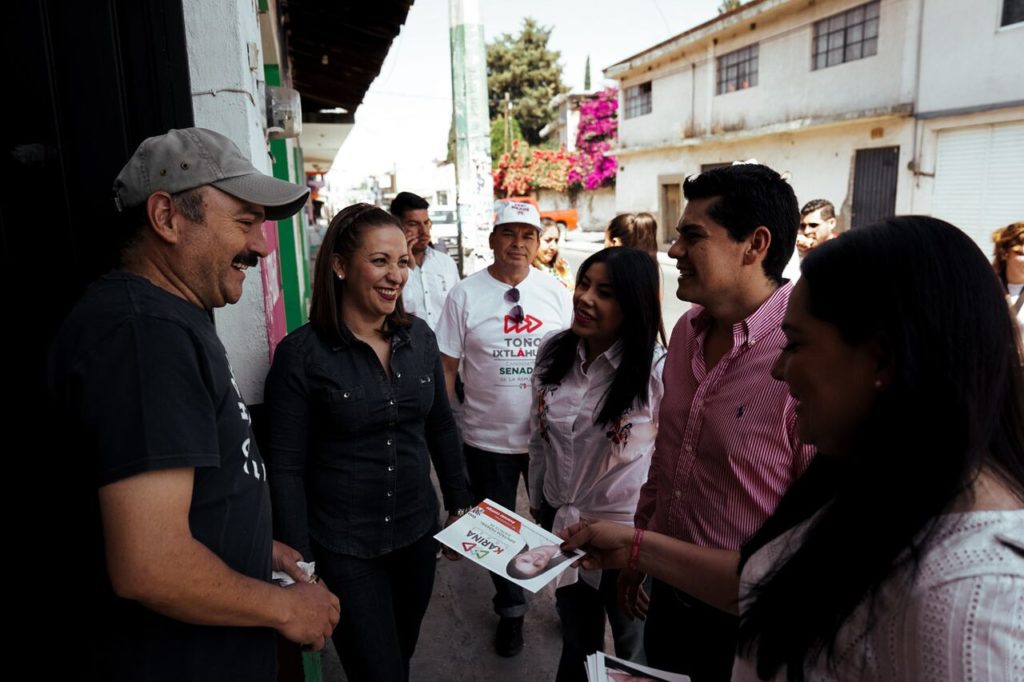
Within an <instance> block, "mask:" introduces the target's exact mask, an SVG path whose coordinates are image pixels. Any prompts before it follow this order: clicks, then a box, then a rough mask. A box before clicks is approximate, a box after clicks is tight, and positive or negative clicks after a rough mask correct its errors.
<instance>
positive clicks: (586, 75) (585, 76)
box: [583, 54, 590, 92]
mask: <svg viewBox="0 0 1024 682" xmlns="http://www.w3.org/2000/svg"><path fill="white" fill-rule="evenodd" d="M583 89H584V90H586V91H587V92H590V55H589V54H588V55H587V66H586V68H585V70H584V71H583Z"/></svg>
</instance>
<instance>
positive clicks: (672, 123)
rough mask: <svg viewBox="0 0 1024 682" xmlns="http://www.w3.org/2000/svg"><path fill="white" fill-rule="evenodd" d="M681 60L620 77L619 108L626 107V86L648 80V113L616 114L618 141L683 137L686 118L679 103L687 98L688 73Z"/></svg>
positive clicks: (643, 142)
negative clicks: (633, 75) (621, 81)
mask: <svg viewBox="0 0 1024 682" xmlns="http://www.w3.org/2000/svg"><path fill="white" fill-rule="evenodd" d="M681 66H682V65H681V64H675V65H673V66H672V67H671V68H669V69H660V70H658V71H653V72H651V73H648V74H644V75H642V76H639V77H634V78H630V79H629V80H627V81H623V83H622V86H621V90H620V91H619V111H620V112H625V111H626V90H628V89H629V88H630V87H633V86H635V85H639V84H641V83H645V82H647V81H648V80H650V81H651V113H649V114H644V115H642V116H634V117H633V118H625V115H624V113H623V114H620V118H619V143H620V144H622V145H625V144H626V143H627V142H626V141H627V140H628V144H629V146H644V145H651V144H661V143H665V142H672V141H675V140H678V139H679V138H680V137H682V133H683V125H685V120H684V119H683V116H682V114H683V113H684V109H683V107H682V106H680V103H681V102H683V101H684V95H686V101H688V100H689V82H690V78H689V74H684V73H683V72H682V71H681V68H680V67H681Z"/></svg>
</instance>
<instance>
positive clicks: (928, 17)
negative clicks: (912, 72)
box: [918, 0, 1024, 112]
mask: <svg viewBox="0 0 1024 682" xmlns="http://www.w3.org/2000/svg"><path fill="white" fill-rule="evenodd" d="M1002 6H1003V5H1002V0H973V1H972V2H971V3H970V7H969V8H968V6H967V3H964V2H962V0H928V2H926V3H925V12H924V22H923V26H924V32H923V35H924V40H923V42H922V44H921V53H922V60H921V67H922V68H921V86H920V100H919V106H918V111H922V112H930V111H941V110H945V109H950V108H960V107H970V106H976V105H983V104H996V103H1002V102H1012V101H1021V100H1024V23H1018V24H1014V25H1012V26H1005V27H1000V26H999V20H1000V17H1001V13H1002Z"/></svg>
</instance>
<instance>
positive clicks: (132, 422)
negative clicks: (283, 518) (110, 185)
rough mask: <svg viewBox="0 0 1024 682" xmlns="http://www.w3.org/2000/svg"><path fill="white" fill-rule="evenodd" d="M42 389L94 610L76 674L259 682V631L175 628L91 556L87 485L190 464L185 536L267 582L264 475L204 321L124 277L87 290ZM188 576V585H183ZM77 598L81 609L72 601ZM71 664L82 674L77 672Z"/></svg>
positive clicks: (97, 534)
mask: <svg viewBox="0 0 1024 682" xmlns="http://www.w3.org/2000/svg"><path fill="white" fill-rule="evenodd" d="M49 382H50V389H51V392H52V395H53V398H54V400H55V403H56V408H57V410H58V416H59V418H60V419H61V422H62V426H61V428H62V429H64V430H65V434H66V435H65V437H64V438H63V440H64V442H65V444H66V445H65V448H64V451H63V453H62V455H61V457H64V458H67V459H66V461H61V462H56V464H57V465H58V466H64V467H67V468H68V469H69V470H70V471H71V472H74V473H75V474H76V475H78V476H80V478H79V482H80V486H81V490H82V492H83V495H82V496H81V498H80V499H81V501H82V502H84V503H85V504H86V505H87V508H86V509H82V510H81V511H80V513H81V515H82V516H81V517H80V518H79V519H77V520H76V519H70V520H69V521H70V523H69V525H70V526H72V527H74V526H75V525H76V522H77V523H79V524H82V525H88V528H89V532H91V533H93V534H94V535H93V537H94V538H95V543H94V544H93V550H94V553H93V554H92V555H91V556H90V557H87V558H83V559H85V561H86V562H89V561H91V562H92V565H90V566H88V569H89V570H90V572H91V574H92V575H91V577H92V582H91V583H85V584H82V585H79V586H78V588H77V589H79V590H90V591H91V594H89V595H88V596H87V597H86V595H78V596H79V597H85V598H84V599H79V600H77V602H78V603H79V604H82V605H83V606H84V603H88V604H91V606H92V608H95V609H97V611H96V612H94V613H76V614H74V616H73V617H74V619H75V620H76V621H77V622H79V623H81V624H85V623H89V624H90V625H86V626H85V628H84V630H85V631H84V632H81V633H79V632H78V631H77V630H76V634H75V636H84V637H87V638H89V641H90V647H91V648H92V649H93V652H92V656H91V657H92V658H93V661H92V667H93V668H94V670H92V671H88V672H86V671H85V670H82V672H83V675H84V676H85V677H89V678H90V679H92V678H97V679H118V680H135V679H140V680H141V679H145V680H164V679H166V680H205V679H210V680H272V679H274V678H275V676H276V655H275V634H274V631H273V630H271V629H269V628H239V627H213V626H200V625H192V624H188V623H183V622H180V621H175V620H173V619H171V618H167V617H165V616H162V615H160V614H157V613H155V612H153V611H151V610H149V609H147V608H145V607H143V606H141V605H140V604H138V603H136V602H132V601H128V600H125V599H121V598H119V597H117V596H116V595H114V593H113V591H112V589H111V586H110V580H109V578H108V576H107V572H106V567H105V564H104V558H103V552H102V547H103V539H102V526H101V524H100V519H99V505H98V500H97V492H96V491H97V489H98V488H99V487H102V486H104V485H107V484H109V483H113V482H115V481H119V480H123V479H125V478H129V477H131V476H135V475H137V474H140V473H143V472H149V471H157V470H164V469H171V468H177V467H193V468H195V479H194V490H193V494H192V505H191V509H190V512H189V525H190V528H191V530H192V535H193V536H194V537H195V538H196V539H197V540H198V541H199V542H201V543H203V544H204V545H206V546H207V547H208V548H210V550H212V551H213V552H214V553H215V554H216V555H217V556H219V557H220V558H221V559H222V560H223V561H224V563H226V564H227V565H228V566H229V567H231V568H232V569H234V570H235V571H238V572H239V573H242V574H244V575H247V576H251V577H254V578H258V579H262V580H269V579H270V570H271V568H270V564H271V527H270V523H271V521H270V519H271V513H270V498H269V492H268V487H267V483H266V468H265V467H264V464H263V460H262V458H261V457H260V454H259V451H258V450H257V448H256V443H255V441H254V440H253V437H252V429H251V427H250V420H249V413H248V410H247V409H246V406H245V404H244V402H243V401H242V397H241V394H240V392H239V390H238V387H237V384H236V383H235V380H234V377H233V376H232V373H231V368H230V366H229V364H228V359H227V355H226V352H225V350H224V346H223V344H221V342H220V340H219V339H218V338H217V334H216V331H215V330H214V326H213V323H212V322H211V320H210V318H209V316H208V315H207V313H205V312H204V311H203V310H201V309H200V308H198V307H196V306H195V305H193V304H191V303H189V302H187V301H185V300H183V299H181V298H178V297H177V296H174V295H172V294H171V293H169V292H167V291H164V290H163V289H160V288H159V287H156V286H154V285H153V284H151V283H150V282H149V281H148V280H146V279H144V278H142V277H138V276H136V275H132V274H128V273H123V272H117V273H111V274H108V275H106V276H105V277H103V278H101V279H100V280H99V281H97V282H96V283H94V284H93V285H92V286H91V287H90V288H89V290H88V291H87V292H86V294H85V295H84V297H83V298H82V300H81V301H80V302H79V303H78V305H77V306H76V308H75V309H74V311H73V312H72V313H71V315H70V316H69V318H68V319H67V321H66V322H65V323H64V325H63V327H62V328H61V331H60V333H59V334H58V336H57V340H56V341H55V344H54V347H53V349H52V352H51V360H50V376H49ZM195 578H196V579H197V580H200V579H201V577H200V576H196V577H195ZM83 602H84V603H83ZM81 663H82V664H83V666H82V667H83V668H87V667H89V664H88V663H86V662H84V661H83V662H81Z"/></svg>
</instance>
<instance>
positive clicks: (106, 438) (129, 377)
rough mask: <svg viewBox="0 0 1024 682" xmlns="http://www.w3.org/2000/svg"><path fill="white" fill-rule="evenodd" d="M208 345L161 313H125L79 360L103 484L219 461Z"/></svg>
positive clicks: (83, 402)
mask: <svg viewBox="0 0 1024 682" xmlns="http://www.w3.org/2000/svg"><path fill="white" fill-rule="evenodd" d="M208 370H209V367H208V364H207V362H206V358H205V356H204V355H203V354H202V345H201V344H200V343H199V341H198V340H197V339H195V338H194V337H193V336H192V334H190V333H189V331H188V330H187V329H185V328H184V327H182V326H180V325H178V324H176V323H173V322H169V321H166V320H161V319H153V318H136V319H131V320H126V321H125V322H124V324H122V325H120V326H118V327H116V328H115V329H114V330H113V332H112V333H111V334H109V335H108V336H107V337H105V338H104V339H103V341H102V342H101V343H99V344H97V346H96V347H95V348H94V349H92V350H91V352H90V353H89V355H88V356H87V357H86V358H84V359H82V360H81V361H80V362H79V363H78V366H77V367H75V368H74V370H73V371H74V373H75V382H76V384H77V388H78V391H79V398H78V400H77V402H78V404H79V405H80V409H81V419H82V423H83V425H84V426H85V429H86V433H87V434H88V436H89V437H92V438H94V439H95V442H94V444H93V445H94V446H95V451H96V453H97V462H96V471H95V473H96V477H97V484H98V485H100V486H103V485H106V484H108V483H113V482H115V481H119V480H122V479H125V478H129V477H131V476H135V475H137V474H140V473H143V472H146V471H158V470H162V469H173V468H178V467H203V466H213V467H216V466H220V461H221V460H220V443H219V439H218V434H217V414H216V406H215V404H214V397H212V396H211V394H210V388H209V384H208V380H209V376H208V373H209V372H208Z"/></svg>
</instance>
